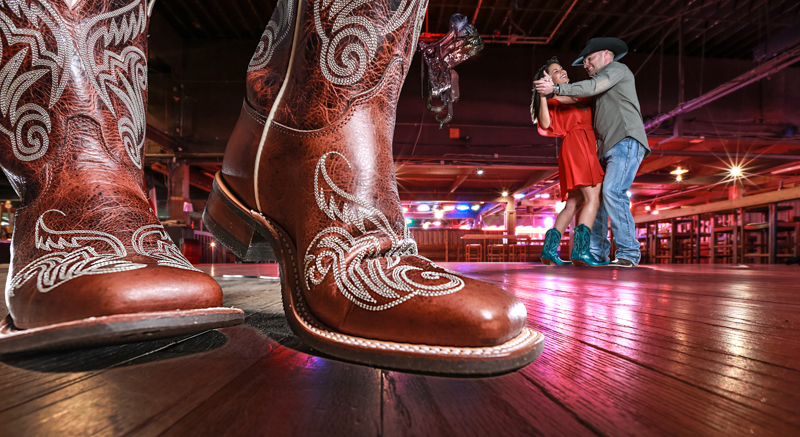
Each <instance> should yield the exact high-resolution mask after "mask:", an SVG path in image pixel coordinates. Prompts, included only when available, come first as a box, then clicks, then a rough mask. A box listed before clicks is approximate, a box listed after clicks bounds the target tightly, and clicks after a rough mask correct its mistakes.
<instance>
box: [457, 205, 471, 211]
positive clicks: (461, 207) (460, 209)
mask: <svg viewBox="0 0 800 437" xmlns="http://www.w3.org/2000/svg"><path fill="white" fill-rule="evenodd" d="M456 210H458V211H462V212H463V211H469V205H464V204H463V203H462V204H461V205H458V206H456Z"/></svg>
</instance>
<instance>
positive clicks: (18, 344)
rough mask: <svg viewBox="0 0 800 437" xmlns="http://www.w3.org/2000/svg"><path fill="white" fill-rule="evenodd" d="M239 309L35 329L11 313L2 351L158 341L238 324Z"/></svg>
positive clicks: (2, 325) (1, 330) (2, 330)
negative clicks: (22, 324)
mask: <svg viewBox="0 0 800 437" xmlns="http://www.w3.org/2000/svg"><path fill="white" fill-rule="evenodd" d="M243 321H244V311H242V310H240V309H236V308H203V309H195V310H174V311H158V312H147V313H134V314H117V315H113V316H103V317H89V318H87V319H83V320H75V321H71V322H64V323H56V324H53V325H49V326H42V327H40V328H32V329H18V328H17V327H16V326H14V321H13V320H12V319H11V315H8V316H7V317H6V318H5V319H4V320H3V321H2V322H0V354H18V353H29V352H40V351H49V350H64V349H76V348H81V347H86V346H101V345H109V344H119V343H134V342H138V341H146V340H155V339H157V338H163V337H172V336H176V335H184V334H193V333H197V332H203V331H207V330H209V329H214V328H222V327H225V326H233V325H238V324H240V323H242V322H243Z"/></svg>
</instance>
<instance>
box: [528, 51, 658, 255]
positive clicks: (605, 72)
mask: <svg viewBox="0 0 800 437" xmlns="http://www.w3.org/2000/svg"><path fill="white" fill-rule="evenodd" d="M627 53H628V46H627V45H626V44H625V43H624V42H623V41H622V40H620V39H617V38H592V39H591V40H589V42H588V43H586V47H585V48H584V49H583V50H582V51H581V54H580V56H579V57H578V59H576V60H575V62H573V63H572V65H573V66H577V65H581V64H583V68H584V70H586V72H587V73H588V74H589V76H590V79H588V80H584V81H580V82H575V83H572V84H568V83H565V84H555V83H554V82H552V81H549V80H547V78H544V79H541V80H538V81H535V82H534V85H535V86H536V91H538V92H539V93H541V94H544V95H550V94H556V95H558V96H570V97H593V98H594V99H593V100H594V107H595V108H594V130H595V134H596V135H597V150H598V156H599V157H600V163H601V164H602V165H603V168H604V169H605V178H604V180H603V197H602V201H601V203H600V208H599V209H598V211H597V218H596V219H595V221H594V225H593V226H592V236H591V244H590V252H591V254H592V255H593V256H594V257H595V258H596V259H597V260H598V261H600V262H608V261H609V252H610V249H611V242H610V241H608V238H607V235H608V219H609V217H610V218H611V229H612V230H613V231H614V243H615V244H616V245H617V251H616V254H615V258H616V259H615V260H614V261H613V262H611V263H610V264H609V265H610V266H613V267H635V266H636V265H638V264H639V259H640V258H641V253H640V251H639V242H638V241H637V240H636V229H635V227H634V223H633V215H632V214H631V211H630V201H629V200H628V195H627V192H628V189H630V187H631V184H633V179H634V177H635V176H636V172H637V171H638V170H639V164H641V163H642V159H644V158H646V157H647V155H649V154H650V148H649V146H648V145H647V134H645V131H644V124H643V122H642V113H641V111H640V109H639V99H638V97H637V96H636V83H635V80H634V77H633V73H632V72H631V70H630V69H629V68H628V67H627V66H625V65H624V64H621V63H619V62H617V61H618V60H619V59H620V58H622V57H623V56H625V55H626V54H627Z"/></svg>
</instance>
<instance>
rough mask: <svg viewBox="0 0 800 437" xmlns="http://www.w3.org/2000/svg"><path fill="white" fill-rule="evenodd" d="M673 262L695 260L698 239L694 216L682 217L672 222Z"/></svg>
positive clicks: (691, 261) (690, 262)
mask: <svg viewBox="0 0 800 437" xmlns="http://www.w3.org/2000/svg"><path fill="white" fill-rule="evenodd" d="M672 229H673V230H672V239H673V244H674V246H673V254H672V262H673V263H678V262H680V263H683V264H692V263H694V262H695V257H696V254H695V240H696V239H697V235H696V233H695V231H696V225H695V220H694V217H682V218H678V219H675V220H674V221H673V222H672Z"/></svg>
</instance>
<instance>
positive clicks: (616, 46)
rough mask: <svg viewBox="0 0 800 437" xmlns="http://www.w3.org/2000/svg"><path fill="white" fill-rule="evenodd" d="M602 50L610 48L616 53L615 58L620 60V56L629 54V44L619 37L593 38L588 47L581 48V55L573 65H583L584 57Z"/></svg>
mask: <svg viewBox="0 0 800 437" xmlns="http://www.w3.org/2000/svg"><path fill="white" fill-rule="evenodd" d="M602 50H610V51H611V52H612V53H614V60H615V61H619V60H620V58H622V57H623V56H625V55H626V54H628V45H627V44H625V41H622V40H621V39H619V38H592V39H590V40H589V42H587V43H586V47H584V48H583V50H581V54H580V56H578V59H576V60H575V62H573V63H572V66H573V67H577V66H579V65H583V58H585V57H586V56H589V55H591V54H592V53H594V52H599V51H602Z"/></svg>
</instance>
